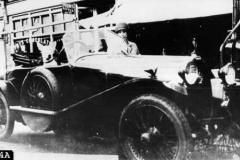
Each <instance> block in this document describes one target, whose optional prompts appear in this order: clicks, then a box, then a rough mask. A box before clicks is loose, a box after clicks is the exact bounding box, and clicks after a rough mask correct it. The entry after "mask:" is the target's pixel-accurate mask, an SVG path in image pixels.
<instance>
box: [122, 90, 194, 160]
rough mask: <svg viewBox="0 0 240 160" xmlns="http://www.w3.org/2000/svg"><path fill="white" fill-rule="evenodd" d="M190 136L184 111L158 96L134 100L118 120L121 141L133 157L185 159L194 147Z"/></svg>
mask: <svg viewBox="0 0 240 160" xmlns="http://www.w3.org/2000/svg"><path fill="white" fill-rule="evenodd" d="M190 137H191V132H190V127H189V124H188V122H187V120H186V118H185V116H184V114H183V113H182V111H181V110H180V109H179V108H178V107H177V106H176V105H175V104H174V103H173V102H171V101H170V100H168V99H166V98H164V97H162V96H158V95H152V94H150V95H143V96H140V97H138V98H136V99H134V100H133V101H132V102H131V103H130V104H129V105H128V106H127V107H126V108H125V109H124V110H123V112H122V115H121V118H120V122H119V140H120V144H121V147H122V149H123V151H124V153H125V155H126V156H127V157H128V159H131V160H148V159H149V160H152V159H154V160H165V159H168V160H184V159H186V157H187V154H188V152H189V149H190V146H191V145H190V143H189V142H190Z"/></svg>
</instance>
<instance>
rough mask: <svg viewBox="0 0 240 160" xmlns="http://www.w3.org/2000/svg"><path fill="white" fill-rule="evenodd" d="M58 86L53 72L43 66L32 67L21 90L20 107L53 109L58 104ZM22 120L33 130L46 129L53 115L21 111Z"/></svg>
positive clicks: (41, 130)
mask: <svg viewBox="0 0 240 160" xmlns="http://www.w3.org/2000/svg"><path fill="white" fill-rule="evenodd" d="M59 102H60V86H59V83H58V81H57V79H56V77H55V76H54V74H53V73H52V72H51V71H49V70H48V69H45V68H43V67H38V68H35V69H33V70H32V71H31V72H30V73H29V75H28V76H27V77H26V78H25V80H24V82H23V85H22V90H21V105H22V107H26V108H31V109H39V110H47V111H53V110H55V109H56V108H57V107H58V106H59ZM22 117H23V120H24V122H25V123H26V124H27V125H28V126H29V127H30V128H31V129H32V130H34V131H40V132H43V131H47V130H48V129H49V127H50V126H51V124H52V121H53V117H52V116H50V115H43V114H32V113H27V112H25V113H22Z"/></svg>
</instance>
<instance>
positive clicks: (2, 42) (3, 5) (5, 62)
mask: <svg viewBox="0 0 240 160" xmlns="http://www.w3.org/2000/svg"><path fill="white" fill-rule="evenodd" d="M1 5H2V6H1V9H2V13H3V28H2V31H6V23H8V22H7V13H6V7H5V4H4V1H1ZM6 36H8V35H7V34H4V38H3V39H2V40H1V44H0V45H1V46H2V47H3V48H2V51H3V59H4V60H3V61H4V68H3V69H4V70H5V71H7V52H6V42H5V37H6ZM4 79H6V74H4Z"/></svg>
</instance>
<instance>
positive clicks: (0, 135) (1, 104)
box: [0, 92, 14, 140]
mask: <svg viewBox="0 0 240 160" xmlns="http://www.w3.org/2000/svg"><path fill="white" fill-rule="evenodd" d="M13 128H14V120H12V118H11V114H10V110H9V106H8V103H7V100H6V98H5V96H4V95H3V93H2V92H0V140H4V139H6V138H9V137H10V136H11V135H12V132H13Z"/></svg>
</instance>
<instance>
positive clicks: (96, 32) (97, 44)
mask: <svg viewBox="0 0 240 160" xmlns="http://www.w3.org/2000/svg"><path fill="white" fill-rule="evenodd" d="M96 18H97V9H96V8H93V20H94V22H96V21H97V19H96ZM93 27H94V44H95V45H94V51H95V53H97V52H98V46H99V34H98V30H97V29H98V26H97V23H94V26H93Z"/></svg>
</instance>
